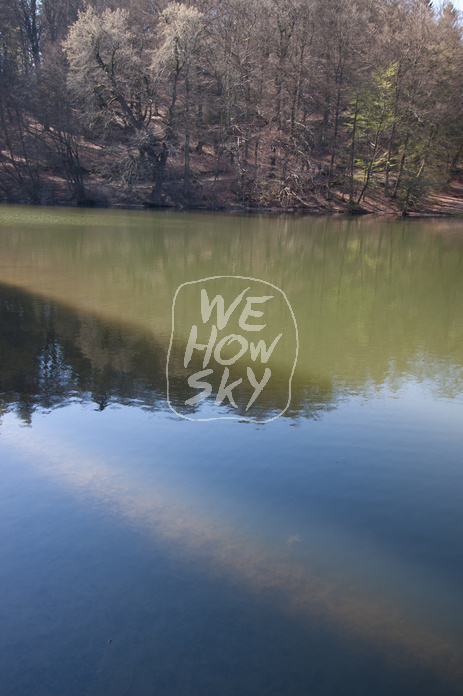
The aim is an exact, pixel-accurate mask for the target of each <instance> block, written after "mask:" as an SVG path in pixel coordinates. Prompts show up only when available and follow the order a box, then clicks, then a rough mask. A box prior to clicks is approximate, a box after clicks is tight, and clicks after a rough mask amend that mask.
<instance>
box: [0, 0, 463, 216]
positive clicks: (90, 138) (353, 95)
mask: <svg viewBox="0 0 463 696" xmlns="http://www.w3.org/2000/svg"><path fill="white" fill-rule="evenodd" d="M462 96H463V43H462V23H461V21H460V18H459V14H458V13H457V12H456V10H455V9H454V8H453V6H452V5H451V4H450V3H446V4H443V5H442V6H439V7H435V6H433V4H432V3H431V2H428V1H427V0H253V1H252V2H250V1H249V0H204V1H203V0H199V1H197V2H163V1H162V0H160V1H159V2H157V1H156V0H130V1H129V2H123V0H119V1H118V0H113V1H112V2H103V1H102V0H91V1H89V2H83V0H42V1H41V2H39V1H38V0H0V201H3V202H16V203H37V204H58V203H69V204H75V205H116V204H118V205H144V206H162V205H171V206H176V207H210V208H223V207H225V208H233V207H235V208H277V209H301V210H314V211H323V210H327V211H329V210H345V211H350V212H361V211H363V210H378V211H379V210H383V211H397V212H405V213H406V212H411V211H416V210H424V209H426V208H427V207H429V205H430V203H429V202H430V200H431V199H432V197H433V196H434V197H436V196H438V195H440V194H441V193H442V192H447V193H448V192H449V191H451V189H449V187H451V186H452V184H453V185H454V186H458V181H459V180H460V182H462V180H461V171H460V167H461V166H462V164H461V162H462V149H463V118H462ZM462 183H463V182H462ZM454 191H455V188H454ZM451 208H452V206H450V209H451ZM457 208H458V206H457Z"/></svg>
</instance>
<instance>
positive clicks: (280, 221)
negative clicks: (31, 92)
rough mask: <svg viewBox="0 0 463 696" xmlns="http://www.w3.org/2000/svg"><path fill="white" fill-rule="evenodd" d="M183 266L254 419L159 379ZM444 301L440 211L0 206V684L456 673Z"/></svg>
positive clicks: (458, 334) (454, 446) (270, 685)
mask: <svg viewBox="0 0 463 696" xmlns="http://www.w3.org/2000/svg"><path fill="white" fill-rule="evenodd" d="M211 276H244V277H246V278H249V277H251V278H257V279H261V280H263V281H266V282H267V283H272V284H274V285H275V286H277V287H278V288H281V289H282V290H283V291H284V293H286V296H287V298H288V300H289V302H290V305H291V307H292V309H293V311H294V315H295V318H296V320H297V327H298V334H299V356H298V360H297V365H296V369H295V372H294V376H293V379H292V389H291V402H290V406H289V408H288V409H287V410H286V411H285V413H284V414H283V415H282V416H281V417H280V418H277V419H276V420H274V421H272V422H269V423H266V424H259V423H252V422H245V421H244V420H216V421H212V422H193V421H189V420H185V419H183V418H181V417H179V416H178V415H175V413H173V412H172V410H170V409H169V407H168V403H167V398H166V359H167V354H168V349H169V342H170V339H171V328H172V301H173V298H174V295H175V292H176V290H177V288H178V287H179V286H180V285H181V284H182V283H188V282H190V281H195V280H199V279H202V278H207V277H211ZM227 282H228V281H224V285H223V287H224V288H225V289H226V287H227ZM196 299H197V298H196ZM196 299H195V298H193V296H192V295H188V296H186V299H184V301H183V305H182V307H181V311H180V310H179V311H178V312H177V319H176V321H177V325H176V332H177V333H176V338H175V340H176V345H178V346H180V348H181V349H182V350H183V349H184V348H185V346H186V345H187V342H188V338H189V332H190V329H191V325H192V322H193V319H192V317H194V316H195V314H194V313H195V311H196V309H197V308H196V307H195V302H196ZM226 300H227V302H228V301H230V297H226ZM462 310H463V224H462V223H461V222H459V221H454V220H440V221H436V220H426V221H417V220H415V221H399V222H398V221H392V220H385V219H373V218H370V219H361V220H360V219H341V218H339V219H334V218H333V219H326V218H323V219H322V218H283V217H278V218H270V217H243V216H225V215H212V214H211V215H203V214H181V213H170V212H169V213H164V212H159V213H158V212H156V213H151V212H125V211H89V210H75V211H74V210H72V211H71V210H52V209H48V210H47V209H41V210H36V209H26V208H13V207H12V208H0V414H1V425H0V462H1V463H0V520H1V522H0V530H1V533H0V534H1V536H0V589H1V592H0V617H1V621H0V693H1V694H2V695H4V696H13V695H14V696H18V695H19V696H22V694H24V695H26V694H27V695H28V696H29V694H35V693H37V694H47V695H48V694H50V695H53V696H54V695H55V694H56V695H59V696H67V695H69V696H74V695H75V696H82V695H84V694H86V695H89V696H97V695H103V696H105V695H106V694H108V695H109V694H110V695H111V696H124V695H125V696H130V695H133V696H145V695H147V696H148V695H151V694H153V695H154V694H156V696H158V695H165V696H193V695H196V694H197V695H198V696H203V695H204V696H207V695H209V694H210V695H211V696H212V695H214V696H215V695H216V694H221V695H222V694H223V695H224V696H226V695H228V694H230V696H231V695H233V696H234V695H235V694H249V696H264V695H265V696H267V695H268V696H270V695H277V694H284V695H291V696H293V695H294V696H299V694H301V695H302V694H304V695H307V694H310V696H326V695H331V694H332V695H333V696H347V695H350V694H352V695H354V694H355V695H356V696H357V695H359V694H365V695H372V694H374V695H375V696H377V695H383V694H384V695H388V696H389V695H391V694H394V695H395V696H402V695H405V694H413V695H414V694H417V695H418V694H419V695H420V696H427V695H430V696H431V695H432V696H434V695H436V696H440V695H441V694H448V695H453V694H463V686H462V684H463V660H462V657H461V656H462V654H463V612H462V587H463V311H462ZM275 321H276V324H278V326H276V324H275V329H276V331H281V332H282V333H283V334H284V335H285V336H286V335H287V334H288V332H289V330H290V323H291V322H290V317H289V315H287V314H284V313H281V315H278V319H277V320H275ZM276 331H275V332H276ZM283 341H284V338H283V339H282V344H281V345H282V346H283V348H284V349H283V350H281V351H280V352H278V351H275V358H274V360H275V362H274V364H272V369H273V371H274V373H275V375H276V376H277V379H276V381H275V382H273V383H269V387H268V388H267V389H265V390H264V391H263V392H262V394H261V397H260V402H259V416H260V417H261V418H263V419H264V418H267V417H271V416H272V415H273V414H274V413H276V411H277V410H278V404H279V400H280V397H281V396H282V393H283V391H284V390H285V389H287V383H286V384H285V378H286V376H287V374H288V371H290V370H291V365H292V361H293V357H294V356H293V355H292V353H291V350H290V349H289V348H288V349H286V344H284V343H283ZM189 395H190V392H189V391H188V388H187V387H186V382H185V379H184V376H183V374H182V369H181V365H180V364H177V363H176V364H174V366H173V368H172V371H171V394H170V396H171V399H172V401H173V403H174V404H176V405H178V404H181V403H184V402H185V399H186V398H187V397H188V396H189ZM203 407H204V408H205V409H207V408H209V406H207V405H204V404H201V405H200V406H198V408H197V409H193V410H192V413H194V414H199V415H200V414H201V413H202V410H201V409H202V408H203ZM224 408H225V411H226V412H227V413H229V412H231V411H232V410H233V409H232V406H231V405H230V404H227V405H226V406H225V407H224Z"/></svg>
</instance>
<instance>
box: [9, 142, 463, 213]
mask: <svg viewBox="0 0 463 696" xmlns="http://www.w3.org/2000/svg"><path fill="white" fill-rule="evenodd" d="M79 150H80V162H81V165H82V167H83V171H84V184H85V188H86V193H87V205H89V206H95V207H107V208H129V209H130V208H150V207H155V206H154V205H153V203H152V191H153V188H154V186H153V184H154V182H153V181H152V180H150V179H149V178H147V177H146V174H145V176H144V177H143V176H140V175H139V176H137V175H136V172H135V175H134V173H133V170H132V171H131V170H130V167H129V166H128V150H127V147H126V146H124V144H122V143H114V144H110V145H101V144H99V143H98V144H97V143H95V142H91V141H88V140H85V139H82V140H81V142H80V143H79ZM135 159H136V158H132V162H133V161H135ZM282 171H285V172H286V173H285V175H284V177H283V176H282ZM328 171H329V157H327V156H325V157H324V156H323V154H322V153H319V154H318V155H317V154H315V155H312V157H311V161H307V162H305V163H304V165H303V166H302V167H301V164H300V163H298V164H297V166H296V165H294V164H292V163H291V162H287V163H285V162H284V158H283V157H282V156H281V157H278V153H277V156H272V153H271V151H270V149H269V148H268V147H267V148H266V150H264V149H263V148H262V152H261V154H260V159H259V162H258V163H257V162H254V161H253V158H252V157H251V156H250V157H248V159H247V161H245V162H237V161H236V158H234V157H233V155H231V154H230V153H224V154H223V156H222V157H218V156H217V154H215V153H214V152H213V150H212V148H208V147H207V146H205V147H203V148H202V150H201V152H200V153H198V152H197V151H196V150H195V149H192V151H191V153H190V174H189V187H188V191H187V192H185V190H184V173H185V171H184V156H183V153H182V151H181V150H180V149H179V151H178V152H176V153H175V152H174V153H173V156H172V157H171V158H170V160H169V162H168V165H167V167H166V170H165V176H164V185H163V197H162V207H164V208H173V209H180V210H195V209H196V210H198V209H199V210H220V211H230V212H232V211H235V212H255V213H259V212H266V213H276V214H281V213H298V214H312V215H323V214H354V213H355V214H367V213H370V214H376V215H393V216H401V215H402V214H403V212H402V211H403V203H401V202H400V201H399V200H398V199H394V198H386V197H385V196H384V184H383V185H380V184H379V183H375V184H372V185H370V187H369V188H368V191H367V194H366V195H365V197H364V198H363V200H362V202H361V205H360V206H358V207H357V208H356V209H355V210H351V209H350V206H349V196H348V190H347V181H346V179H345V178H343V172H341V171H337V170H335V171H334V176H333V177H332V178H333V179H335V180H334V181H332V183H331V185H330V186H328V181H329V177H328ZM42 180H43V185H42V191H43V194H42V195H41V198H40V202H41V203H42V204H43V205H72V194H71V191H70V189H69V186H68V184H67V183H66V181H65V180H64V179H63V178H62V177H60V176H58V175H57V172H54V171H53V170H52V169H49V170H48V171H43V173H42ZM362 185H363V182H362V180H361V176H360V174H359V179H358V181H357V182H356V189H357V194H356V195H357V197H358V192H359V191H360V190H361V187H362ZM9 202H14V203H20V204H23V203H28V200H27V198H26V196H24V195H23V191H21V190H17V191H16V192H15V194H14V196H13V197H12V198H9ZM407 215H409V216H413V217H416V216H458V217H459V216H463V170H459V171H458V172H456V173H455V175H454V177H453V179H452V181H451V182H450V183H449V184H447V185H446V186H445V187H443V188H441V190H438V191H436V190H435V189H433V190H432V192H431V193H428V194H427V195H425V196H423V197H422V198H421V199H420V200H419V201H410V205H409V207H408V209H407Z"/></svg>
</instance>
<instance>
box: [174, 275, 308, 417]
mask: <svg viewBox="0 0 463 696" xmlns="http://www.w3.org/2000/svg"><path fill="white" fill-rule="evenodd" d="M222 278H238V279H239V280H251V281H253V282H256V283H264V284H265V285H269V286H270V287H271V288H274V289H275V290H278V292H281V294H282V295H283V297H284V299H285V302H286V304H287V305H288V309H289V311H290V313H291V317H292V319H293V322H294V329H295V332H296V354H295V356H294V363H293V367H292V370H291V374H290V376H289V386H288V402H287V404H286V406H285V407H284V409H283V410H282V411H280V413H278V414H277V415H276V416H273V417H272V418H269V419H267V420H256V419H255V418H252V417H249V416H242V415H231V416H214V417H213V418H191V417H190V416H185V415H183V414H182V413H179V412H178V411H176V410H175V408H174V407H173V406H172V404H171V402H170V392H169V359H170V352H171V350H172V343H173V341H174V328H175V301H176V299H177V295H178V293H179V292H180V290H181V289H182V288H184V287H185V286H186V285H195V284H196V283H204V282H206V281H207V280H221V279H222ZM298 354H299V334H298V330H297V322H296V317H295V316H294V312H293V308H292V307H291V305H290V303H289V300H288V298H287V297H286V294H285V293H284V292H283V290H282V289H281V288H279V287H278V286H277V285H274V284H273V283H269V282H268V281H267V280H261V279H260V278H250V277H249V276H235V275H223V276H209V277H207V278H200V279H199V280H189V281H187V282H186V283H182V284H181V285H179V286H178V288H177V290H176V291H175V295H174V299H173V300H172V331H171V334H170V342H169V350H168V352H167V362H166V380H167V403H168V406H169V408H170V410H171V411H173V412H174V413H175V415H177V416H180V418H184V419H185V420H189V421H193V422H195V421H203V422H205V421H214V420H240V421H248V422H249V423H259V424H264V423H271V422H272V421H274V420H276V419H277V418H279V417H280V416H282V415H283V414H284V413H285V412H286V411H287V410H288V408H289V405H290V403H291V382H292V379H293V375H294V370H295V369H296V364H297V358H298Z"/></svg>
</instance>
